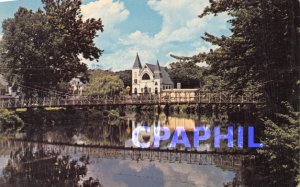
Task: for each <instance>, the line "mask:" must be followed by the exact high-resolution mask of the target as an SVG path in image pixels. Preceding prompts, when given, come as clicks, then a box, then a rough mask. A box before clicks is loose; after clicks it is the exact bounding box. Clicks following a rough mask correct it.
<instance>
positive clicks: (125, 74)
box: [116, 70, 132, 87]
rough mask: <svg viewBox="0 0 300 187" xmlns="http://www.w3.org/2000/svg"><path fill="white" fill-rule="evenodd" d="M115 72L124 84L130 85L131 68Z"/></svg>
mask: <svg viewBox="0 0 300 187" xmlns="http://www.w3.org/2000/svg"><path fill="white" fill-rule="evenodd" d="M116 74H117V75H119V77H120V79H122V81H123V82H124V85H125V86H130V87H131V84H132V82H131V81H132V77H131V76H132V74H131V70H124V71H118V72H116Z"/></svg>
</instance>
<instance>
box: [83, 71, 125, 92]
mask: <svg viewBox="0 0 300 187" xmlns="http://www.w3.org/2000/svg"><path fill="white" fill-rule="evenodd" d="M123 91H124V83H123V81H122V80H121V79H120V78H119V76H118V75H116V74H114V73H111V72H105V71H101V70H95V71H92V72H91V75H90V81H89V84H88V86H87V89H86V90H85V94H86V95H118V94H120V93H121V92H123Z"/></svg>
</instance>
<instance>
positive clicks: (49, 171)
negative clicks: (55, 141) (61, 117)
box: [0, 147, 102, 187]
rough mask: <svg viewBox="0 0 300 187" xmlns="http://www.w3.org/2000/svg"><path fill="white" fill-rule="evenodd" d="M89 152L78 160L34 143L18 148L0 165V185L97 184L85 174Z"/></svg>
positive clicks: (80, 186)
mask: <svg viewBox="0 0 300 187" xmlns="http://www.w3.org/2000/svg"><path fill="white" fill-rule="evenodd" d="M88 164H89V156H82V157H80V158H79V159H78V160H75V159H72V158H71V157H70V156H68V155H67V156H62V155H61V154H60V153H56V152H54V151H47V150H44V149H43V148H39V149H37V148H36V147H27V148H20V149H18V150H17V151H16V152H14V153H11V155H10V159H9V161H8V163H7V165H6V166H5V168H4V169H3V177H2V179H1V180H0V186H7V187H10V186H13V187H41V186H43V187H48V186H49V187H61V186H64V187H69V186H70V187H73V186H74V187H101V186H102V185H101V184H100V182H99V180H98V179H93V178H92V177H90V178H89V179H87V180H83V178H84V176H86V174H87V165H88Z"/></svg>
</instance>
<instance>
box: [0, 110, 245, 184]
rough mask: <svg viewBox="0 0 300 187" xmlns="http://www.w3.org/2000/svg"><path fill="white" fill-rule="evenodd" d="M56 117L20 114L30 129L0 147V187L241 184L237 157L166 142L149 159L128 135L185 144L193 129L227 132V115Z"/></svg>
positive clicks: (207, 145) (208, 147) (206, 146)
mask: <svg viewBox="0 0 300 187" xmlns="http://www.w3.org/2000/svg"><path fill="white" fill-rule="evenodd" d="M45 113H47V112H45ZM49 113H51V112H49ZM59 113H60V112H59V111H54V112H52V114H49V115H47V117H45V116H43V115H42V114H31V115H29V114H28V116H26V115H27V114H23V118H24V119H25V122H26V123H30V124H31V126H28V127H27V128H25V130H24V129H23V130H22V131H21V132H19V133H16V134H15V135H14V137H13V138H12V139H11V138H10V139H6V138H3V139H2V140H1V141H0V146H1V147H0V186H5V187H6V186H17V187H18V186H20V187H21V186H22V187H23V186H25V187H26V186H28V187H29V186H105V187H115V186H124V187H125V186H130V187H131V186H132V187H135V186H149V187H152V186H155V187H160V186H162V187H163V186H164V187H167V186H172V187H176V186H178V187H180V186H213V187H214V186H216V187H219V186H232V184H233V183H235V184H238V183H239V184H241V183H242V176H241V173H242V165H241V164H242V162H241V161H240V160H241V159H240V158H239V157H238V156H232V155H229V156H228V155H218V154H199V153H197V152H199V151H200V152H201V151H202V152H203V151H207V152H210V151H214V150H215V149H214V148H213V147H212V143H211V141H207V142H204V143H203V144H201V145H200V147H198V148H197V149H193V148H191V149H185V148H184V147H183V146H178V147H177V148H176V149H175V148H174V149H171V148H170V140H166V141H165V142H163V143H161V146H160V148H159V149H158V150H154V151H148V152H147V151H144V152H143V150H140V149H136V148H135V146H134V144H133V143H132V131H133V129H135V128H136V127H138V126H142V125H148V126H150V128H151V129H153V127H157V126H161V127H168V128H169V129H170V131H171V135H173V134H174V130H175V129H176V128H177V127H183V128H184V129H186V131H187V135H188V137H189V139H190V140H191V142H192V134H193V133H192V132H191V131H192V130H193V129H194V127H197V126H206V127H212V126H213V125H216V124H218V125H226V124H227V125H228V124H230V123H229V121H228V118H227V117H226V115H217V116H215V115H210V116H207V115H204V114H203V115H197V114H193V115H188V114H184V113H180V114H170V115H166V114H165V113H160V114H157V113H155V112H135V113H134V112H132V113H131V112H130V113H127V114H126V115H125V116H123V117H120V116H118V114H117V113H116V112H115V111H112V112H109V113H105V114H103V113H101V114H99V113H97V112H93V111H89V112H86V113H85V114H79V113H78V112H76V111H73V112H71V113H69V114H66V115H67V116H64V120H59V119H60V117H58V114H59ZM37 115H39V117H37ZM103 115H104V116H106V117H105V118H103ZM29 116H33V117H29ZM145 136H146V138H145ZM147 136H148V135H147V134H146V135H142V136H141V137H140V139H141V141H145V142H147V141H150V142H151V141H153V140H152V139H153V138H152V137H151V133H150V135H149V137H148V138H147ZM224 145H225V144H224ZM224 145H223V146H222V150H224V151H226V148H225V147H226V146H225V147H224ZM169 151H170V152H169ZM189 151H190V152H189ZM229 151H230V150H229ZM192 153H193V154H192ZM200 160H201V162H200ZM238 162H240V163H238Z"/></svg>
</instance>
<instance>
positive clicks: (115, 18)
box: [81, 0, 129, 32]
mask: <svg viewBox="0 0 300 187" xmlns="http://www.w3.org/2000/svg"><path fill="white" fill-rule="evenodd" d="M81 10H82V14H83V18H84V19H88V18H101V19H102V21H103V24H104V28H105V30H106V31H107V32H109V31H111V30H113V28H114V27H115V26H116V25H117V24H118V23H121V22H123V21H124V20H126V19H127V18H128V15H129V11H128V10H127V9H125V7H124V3H123V2H119V1H117V2H113V0H97V1H93V2H90V3H88V4H86V5H82V6H81Z"/></svg>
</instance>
